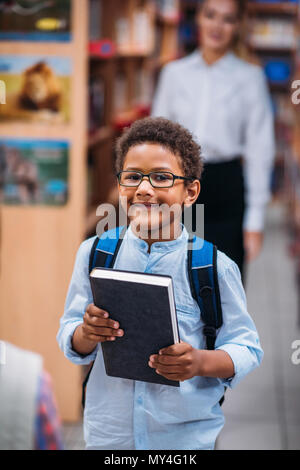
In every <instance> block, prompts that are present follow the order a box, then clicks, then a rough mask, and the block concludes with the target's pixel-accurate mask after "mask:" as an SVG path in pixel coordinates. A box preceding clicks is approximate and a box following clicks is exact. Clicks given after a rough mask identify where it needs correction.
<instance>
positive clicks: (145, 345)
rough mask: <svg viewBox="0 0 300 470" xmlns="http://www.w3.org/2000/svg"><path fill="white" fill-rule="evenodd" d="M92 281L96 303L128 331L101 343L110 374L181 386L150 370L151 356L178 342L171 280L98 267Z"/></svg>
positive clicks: (106, 366)
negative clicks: (112, 339)
mask: <svg viewBox="0 0 300 470" xmlns="http://www.w3.org/2000/svg"><path fill="white" fill-rule="evenodd" d="M90 282H91V289H92V293H93V298H94V304H95V305H96V306H97V307H99V308H101V309H103V310H106V311H107V312H108V313H109V317H110V318H111V319H112V320H115V321H118V322H119V325H120V328H121V329H123V330H124V335H123V336H122V337H117V338H116V339H115V340H114V341H105V342H103V343H101V347H102V352H103V358H104V364H105V369H106V373H107V375H109V376H112V377H120V378H125V379H131V380H139V381H144V382H151V383H156V384H161V385H171V386H176V387H178V386H179V382H177V381H173V380H168V379H166V378H165V377H163V376H162V375H158V374H157V373H156V371H155V369H153V368H151V367H150V366H149V365H148V361H149V358H150V356H151V355H152V354H158V353H159V350H160V349H162V348H165V347H167V346H170V345H172V344H176V343H179V341H180V339H179V332H178V324H177V315H176V307H175V300H174V292H173V282H172V278H171V277H170V276H164V275H157V274H148V273H136V272H130V271H121V270H115V269H107V268H95V269H93V270H92V272H91V274H90Z"/></svg>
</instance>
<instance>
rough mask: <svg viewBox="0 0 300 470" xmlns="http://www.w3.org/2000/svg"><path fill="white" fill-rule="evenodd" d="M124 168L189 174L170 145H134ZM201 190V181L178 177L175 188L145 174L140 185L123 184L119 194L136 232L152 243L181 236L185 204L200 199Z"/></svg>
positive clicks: (147, 171) (145, 172)
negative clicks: (154, 181)
mask: <svg viewBox="0 0 300 470" xmlns="http://www.w3.org/2000/svg"><path fill="white" fill-rule="evenodd" d="M122 170H123V171H129V170H130V171H139V172H141V173H143V174H146V175H148V174H149V173H151V172H158V171H164V172H170V173H173V174H174V175H177V176H185V175H184V174H183V171H182V168H181V165H180V157H177V156H176V155H174V153H172V152H171V151H170V150H168V149H167V148H166V147H163V146H161V145H159V144H153V143H142V144H138V145H134V146H133V147H130V149H129V150H128V153H127V155H126V157H125V160H124V164H123V169H122ZM199 189H200V183H199V181H197V180H196V182H194V181H192V182H191V183H190V184H188V185H185V183H184V181H183V180H178V179H175V181H174V184H173V186H171V187H167V188H157V187H153V186H152V184H151V182H150V180H149V177H146V176H145V177H143V179H142V180H141V182H140V184H139V186H135V187H128V186H122V185H119V194H120V201H121V204H122V207H123V209H125V210H127V213H128V215H129V219H130V222H131V226H132V229H133V231H134V232H136V234H137V235H138V236H139V237H140V238H143V239H145V240H146V241H147V242H148V243H149V244H150V245H151V244H152V243H153V242H154V241H158V240H162V241H167V240H173V239H175V238H177V237H178V236H179V235H180V233H181V225H180V222H181V214H182V210H183V206H184V205H191V204H192V203H193V202H194V201H195V200H196V199H197V196H198V193H199ZM170 208H171V210H170Z"/></svg>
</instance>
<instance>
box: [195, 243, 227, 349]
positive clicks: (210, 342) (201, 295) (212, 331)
mask: <svg viewBox="0 0 300 470" xmlns="http://www.w3.org/2000/svg"><path fill="white" fill-rule="evenodd" d="M189 242H190V243H193V247H192V249H189V251H188V272H189V277H190V285H191V291H192V295H193V297H194V299H195V300H196V301H197V302H198V305H199V307H200V311H201V318H202V320H203V323H204V328H203V334H204V336H205V337H206V345H207V349H214V348H215V340H216V336H217V329H218V328H220V327H221V326H222V323H223V319H222V307H221V299H220V291H219V284H218V272H217V248H216V246H214V245H212V244H211V243H209V242H207V241H204V240H201V239H199V238H197V237H196V236H195V237H194V238H192V239H190V240H189ZM199 242H201V243H199ZM198 246H199V248H198Z"/></svg>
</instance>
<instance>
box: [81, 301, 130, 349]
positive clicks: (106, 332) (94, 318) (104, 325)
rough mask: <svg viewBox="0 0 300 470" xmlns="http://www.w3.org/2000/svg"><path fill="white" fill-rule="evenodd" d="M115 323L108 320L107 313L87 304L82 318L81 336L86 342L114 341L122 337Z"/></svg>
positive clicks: (121, 331)
mask: <svg viewBox="0 0 300 470" xmlns="http://www.w3.org/2000/svg"><path fill="white" fill-rule="evenodd" d="M119 327H120V325H119V323H118V322H117V321H114V320H112V319H111V318H109V314H108V312H106V311H105V310H102V309H101V308H98V307H96V306H95V305H94V304H89V305H88V307H87V309H86V312H85V314H84V316H83V324H82V336H83V337H84V339H86V340H88V341H93V342H95V343H103V342H104V341H114V340H115V339H116V338H117V337H120V336H123V335H124V331H123V330H121V329H120V328H119Z"/></svg>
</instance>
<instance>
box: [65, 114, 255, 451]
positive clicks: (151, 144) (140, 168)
mask: <svg viewBox="0 0 300 470" xmlns="http://www.w3.org/2000/svg"><path fill="white" fill-rule="evenodd" d="M116 170H117V173H118V180H119V193H120V196H122V197H121V201H122V204H124V201H126V204H127V206H126V209H127V211H128V214H129V219H130V226H129V228H128V230H127V232H126V234H125V237H124V240H123V242H122V244H121V247H120V250H119V252H118V255H117V258H116V261H115V264H114V268H116V269H121V270H122V269H123V270H129V271H139V272H147V273H153V274H166V275H171V276H172V278H173V283H174V294H175V302H176V310H177V317H178V326H179V335H180V338H181V342H180V343H179V344H176V345H170V346H169V347H167V348H164V349H163V350H161V351H157V354H153V355H151V356H150V358H149V367H152V368H154V369H155V370H156V372H157V373H158V374H161V375H163V376H164V377H167V378H169V379H173V380H179V381H180V388H177V387H170V386H167V385H157V384H151V383H146V382H140V381H133V380H127V379H119V378H115V377H109V376H107V375H106V373H105V368H104V362H103V356H102V350H101V344H100V343H101V342H103V341H118V337H119V336H122V335H126V331H124V330H123V329H122V325H119V324H118V323H117V322H115V321H114V319H113V312H104V311H103V310H101V309H99V308H97V307H96V306H94V305H93V298H92V294H91V289H90V285H89V272H88V265H89V254H90V250H91V247H92V244H93V241H94V238H91V239H89V240H86V241H84V242H83V243H82V244H81V246H80V248H79V251H78V254H77V258H76V263H75V267H74V272H73V276H72V280H71V284H70V287H69V291H68V296H67V300H66V306H65V313H64V316H63V317H62V319H61V326H60V330H59V333H58V342H59V345H60V347H61V349H62V350H63V351H64V353H65V355H66V357H67V358H69V359H70V360H71V361H72V362H74V363H75V364H89V363H90V362H91V361H93V360H95V363H94V367H93V369H92V372H91V375H90V378H89V381H88V384H87V392H86V405H85V411H84V433H85V440H86V444H87V449H106V450H108V449H110V450H112V449H118V450H121V449H126V450H128V449H147V450H149V449H156V450H158V449H176V450H188V449H193V450H197V449H213V448H214V444H215V440H216V437H217V435H218V434H219V432H220V430H221V429H222V427H223V424H224V417H223V414H222V411H221V408H220V405H219V400H220V399H221V398H222V395H223V393H224V386H227V387H231V388H232V387H234V386H235V385H236V384H237V383H238V382H239V381H240V380H241V378H242V377H244V376H245V375H246V374H247V373H248V372H250V371H251V370H252V369H254V368H255V367H256V366H258V365H259V364H260V362H261V359H262V356H263V352H262V349H261V347H260V344H259V339H258V335H257V332H256V329H255V326H254V324H253V321H252V320H251V318H250V316H249V314H248V313H247V309H246V299H245V293H244V290H243V287H242V284H241V278H240V273H239V270H238V268H237V266H236V264H235V263H234V262H233V261H231V260H230V259H229V258H228V257H227V256H226V255H224V254H223V253H221V252H218V281H219V289H220V295H221V301H222V309H223V325H222V327H221V328H220V329H219V331H218V335H217V339H216V343H215V350H212V351H211V350H206V346H205V341H204V337H203V334H202V328H203V323H202V321H201V317H200V310H199V306H198V304H197V302H196V301H195V300H194V299H193V297H192V295H191V290H190V285H189V280H188V272H187V241H188V234H187V231H186V229H185V227H183V226H182V225H181V223H180V222H181V215H182V213H181V210H177V211H176V210H174V212H172V213H171V217H170V220H169V221H168V222H166V218H165V217H163V216H162V211H159V210H158V209H159V208H160V207H171V206H174V207H175V208H176V207H177V208H181V209H182V207H183V206H184V205H185V206H187V207H188V206H190V205H192V204H193V203H194V202H195V201H196V199H197V197H198V194H199V192H200V183H199V180H200V177H201V172H202V161H201V158H200V148H199V146H198V145H197V144H196V143H195V142H194V140H193V138H192V135H191V134H190V133H189V132H188V131H187V130H186V129H184V128H183V127H181V126H180V125H179V124H175V123H173V122H171V121H169V120H167V119H163V118H146V119H143V120H140V121H137V122H136V123H134V124H133V126H132V127H131V128H130V129H129V130H127V131H126V132H125V133H124V134H123V136H122V137H121V138H120V139H119V140H118V144H117V159H116ZM166 224H167V226H166ZM165 229H168V231H167V230H165ZM166 233H168V235H167V239H166ZM137 334H143V332H137Z"/></svg>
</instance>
